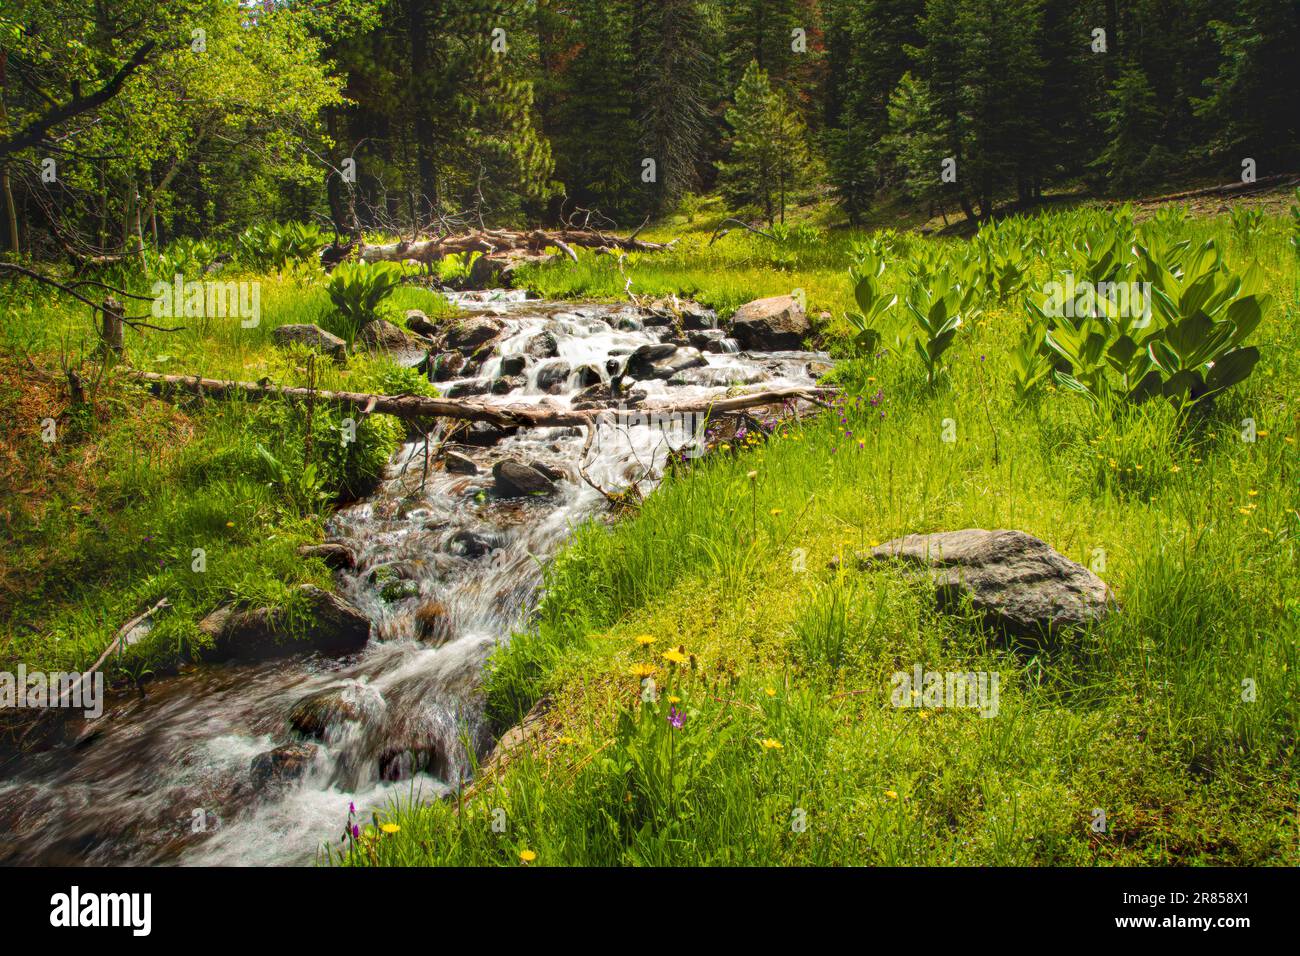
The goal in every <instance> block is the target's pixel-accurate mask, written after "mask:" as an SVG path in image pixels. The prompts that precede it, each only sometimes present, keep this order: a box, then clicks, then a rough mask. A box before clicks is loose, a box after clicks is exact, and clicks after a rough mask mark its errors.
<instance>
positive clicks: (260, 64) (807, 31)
mask: <svg viewBox="0 0 1300 956" xmlns="http://www.w3.org/2000/svg"><path fill="white" fill-rule="evenodd" d="M200 37H201V42H200ZM0 66H3V71H2V74H0V80H2V84H3V85H2V89H0V93H2V95H3V107H4V108H3V111H2V112H0V164H3V166H2V171H3V179H4V181H3V183H2V184H0V185H3V193H4V196H3V198H2V200H0V202H2V203H3V206H4V211H5V220H6V221H5V228H4V229H3V230H2V234H0V245H2V246H3V247H6V248H9V249H12V248H13V247H14V245H15V244H17V245H18V247H19V248H20V249H21V250H22V251H23V252H24V253H35V254H39V253H40V252H41V251H42V250H44V249H51V250H54V251H58V249H59V247H60V246H62V247H63V251H67V252H74V253H76V254H80V255H86V254H89V253H90V252H91V251H94V250H100V251H103V250H111V249H114V248H121V247H122V246H124V245H126V244H127V243H130V242H131V241H132V240H133V239H135V240H141V239H145V238H152V239H153V240H154V241H166V240H167V239H169V238H172V237H175V236H179V235H197V234H204V235H207V234H221V233H226V232H231V231H234V230H237V229H239V228H242V227H243V226H245V225H247V224H249V223H250V222H254V221H257V220H265V219H277V220H287V219H306V218H318V219H320V220H322V221H325V220H326V219H329V220H332V221H333V222H334V223H335V225H336V226H337V227H338V228H340V229H342V230H347V231H355V230H356V229H358V228H383V229H389V230H392V231H408V230H411V229H413V228H417V227H418V228H424V229H428V228H440V227H441V228H451V227H452V226H454V225H456V224H463V223H465V222H466V221H467V217H468V219H472V220H478V219H480V218H481V219H482V220H483V221H484V222H485V223H487V224H504V223H519V222H522V221H533V222H555V221H557V220H559V219H561V218H570V219H572V218H574V217H575V216H576V217H578V218H579V219H580V220H582V221H587V222H590V223H592V224H595V223H601V224H604V225H610V224H616V225H618V226H620V227H624V228H628V227H635V226H636V225H637V224H639V223H640V222H641V221H642V220H643V219H644V218H646V217H648V216H662V215H665V214H667V213H670V212H672V211H674V210H678V209H681V208H683V206H684V207H685V208H686V210H687V211H690V207H691V204H692V203H694V202H696V200H697V197H698V196H699V195H701V194H704V193H710V192H715V191H716V192H720V193H721V194H722V196H723V197H724V199H725V201H726V204H727V206H728V208H730V209H733V210H736V211H738V212H740V213H742V214H746V215H749V216H751V217H753V218H755V219H762V220H766V221H772V220H777V219H780V218H782V216H783V215H784V212H785V209H786V208H787V207H788V205H789V204H790V202H791V201H792V200H794V199H796V198H798V199H800V200H801V201H807V200H808V199H810V198H820V197H824V198H828V199H833V200H834V202H835V203H836V205H837V207H838V209H839V210H840V211H841V213H842V217H841V218H842V219H844V220H847V221H848V222H850V223H857V222H861V221H862V220H863V218H864V217H866V216H868V215H869V214H870V213H871V210H872V209H873V207H875V206H876V205H877V204H879V203H881V202H882V201H884V200H885V199H887V198H890V199H892V198H902V199H904V200H911V201H917V202H921V203H938V204H940V206H941V208H945V209H948V210H951V211H954V212H955V211H957V210H959V209H962V210H965V211H966V213H967V214H968V215H971V216H983V215H987V214H989V213H990V212H991V211H992V210H993V209H994V208H995V207H998V206H1000V205H1002V204H1006V203H1014V202H1021V203H1025V202H1032V201H1034V200H1036V199H1038V198H1041V197H1042V195H1043V194H1044V192H1045V191H1052V190H1062V189H1069V190H1079V189H1085V190H1087V191H1089V192H1092V193H1095V194H1108V195H1118V194H1131V193H1134V192H1140V191H1143V190H1151V189H1156V188H1160V187H1162V186H1167V185H1170V184H1176V183H1181V182H1187V181H1191V180H1195V179H1216V180H1223V181H1231V180H1234V179H1237V178H1239V177H1240V176H1241V175H1242V172H1243V164H1244V163H1245V164H1247V165H1249V166H1251V168H1252V169H1253V170H1254V173H1255V175H1257V176H1259V177H1264V176H1267V175H1270V174H1276V173H1279V172H1284V171H1290V170H1292V169H1294V168H1295V167H1296V166H1297V160H1298V157H1300V128H1298V126H1300V120H1298V117H1300V109H1297V104H1296V102H1295V100H1296V95H1297V92H1298V91H1300V82H1298V80H1300V4H1298V3H1296V2H1292V0H1131V2H1120V0H727V2H722V0H313V2H294V0H282V2H269V3H236V2H233V0H175V2H168V3H156V2H142V0H120V2H113V3H104V2H97V0H53V2H32V0H18V2H12V0H11V2H10V3H8V4H6V9H5V10H4V11H3V12H0ZM101 94H106V95H102V98H100V97H101ZM91 100H93V102H88V101H91ZM945 160H951V161H952V163H951V168H952V170H953V172H954V173H955V176H953V177H950V178H951V179H952V180H953V181H945V178H944V177H943V175H942V173H943V169H944V166H945ZM51 161H53V162H51ZM475 224H477V223H475Z"/></svg>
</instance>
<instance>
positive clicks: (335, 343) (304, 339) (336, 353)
mask: <svg viewBox="0 0 1300 956" xmlns="http://www.w3.org/2000/svg"><path fill="white" fill-rule="evenodd" d="M271 341H273V342H274V343H275V344H276V345H278V346H280V347H281V348H284V347H285V346H287V345H305V346H306V347H307V348H309V349H311V350H312V351H313V352H320V353H321V354H322V355H328V356H330V357H331V358H333V359H336V360H342V359H343V358H344V357H345V356H346V355H347V351H348V343H347V342H344V341H343V340H342V339H341V338H339V337H338V336H337V335H334V334H332V333H330V332H326V331H325V330H324V329H322V328H321V327H320V326H319V325H298V324H291V325H281V326H279V327H278V328H275V329H272V330H271Z"/></svg>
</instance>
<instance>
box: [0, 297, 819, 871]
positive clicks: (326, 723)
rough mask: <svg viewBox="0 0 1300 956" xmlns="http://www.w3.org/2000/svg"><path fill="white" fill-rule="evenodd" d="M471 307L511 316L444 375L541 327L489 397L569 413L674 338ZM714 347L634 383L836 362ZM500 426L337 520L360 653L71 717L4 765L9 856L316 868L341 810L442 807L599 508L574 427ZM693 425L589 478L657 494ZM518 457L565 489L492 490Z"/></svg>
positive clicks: (681, 388)
mask: <svg viewBox="0 0 1300 956" xmlns="http://www.w3.org/2000/svg"><path fill="white" fill-rule="evenodd" d="M458 300H459V302H460V304H461V305H462V306H463V307H464V308H465V309H467V310H469V311H470V312H472V313H478V314H480V315H486V316H496V317H499V318H500V320H501V321H503V322H504V323H506V325H507V328H506V331H505V338H503V339H502V340H501V343H500V346H499V348H498V350H497V351H498V354H497V355H496V356H495V357H493V358H491V359H489V360H488V361H487V362H486V363H485V364H484V366H483V367H482V368H481V369H480V370H479V374H478V376H476V378H475V379H473V380H462V381H461V382H459V383H457V382H448V383H443V384H444V387H454V386H456V385H457V384H459V385H460V386H461V387H462V388H464V389H468V390H469V391H470V392H475V391H479V390H481V389H482V386H483V385H484V384H486V382H487V381H489V380H492V379H494V378H495V376H496V374H497V373H498V372H499V371H500V370H501V367H502V363H503V362H506V363H511V362H513V363H515V364H516V365H517V364H518V361H519V358H518V357H520V356H522V355H523V354H524V353H525V351H526V350H528V349H529V348H530V346H533V345H535V342H536V336H537V335H538V334H539V333H542V332H548V333H550V336H552V337H553V347H552V348H551V349H550V350H549V351H551V352H553V353H556V354H555V355H552V356H551V357H548V358H543V359H540V360H538V359H529V361H528V364H527V367H526V369H525V370H524V372H523V376H524V379H525V381H524V382H523V384H522V385H521V386H520V387H517V388H516V389H515V390H514V391H513V392H511V393H509V394H505V395H500V396H496V395H490V394H489V395H487V396H484V400H485V401H493V402H501V403H520V402H528V403H547V404H551V405H554V406H556V407H559V408H567V407H568V406H569V403H570V401H571V400H572V398H573V396H574V395H575V394H576V393H577V392H578V391H579V389H580V385H581V384H583V376H584V375H585V376H586V382H587V383H588V384H589V383H591V382H592V381H594V376H595V375H597V374H599V376H600V378H601V380H602V381H603V382H604V383H605V384H606V385H608V384H609V373H610V371H611V370H610V369H609V368H608V367H607V364H606V363H607V362H608V361H609V360H610V359H611V357H612V358H613V359H614V360H615V363H616V365H617V364H618V363H622V362H625V361H626V358H625V357H626V356H627V355H628V354H630V353H631V352H632V351H633V350H635V349H636V348H638V347H639V346H643V345H646V344H654V343H659V342H660V341H661V340H662V339H663V338H666V337H667V336H668V335H670V334H673V333H671V332H670V330H669V329H668V328H665V327H663V326H652V325H649V324H646V325H643V321H644V320H646V316H645V315H644V314H642V313H639V312H638V311H637V310H635V309H632V308H630V307H628V306H621V305H596V306H580V307H579V306H572V305H565V304H561V303H539V302H535V301H522V296H521V295H520V294H518V293H508V292H507V293H495V294H484V293H470V294H465V295H462V296H460V297H458ZM651 321H653V320H651ZM706 339H710V340H713V341H712V344H710V345H709V346H708V347H709V348H710V349H712V351H710V352H707V353H704V355H703V358H704V360H705V361H706V362H707V364H703V365H700V366H699V367H697V368H693V369H690V370H689V371H685V372H682V373H681V374H680V375H679V376H676V377H675V378H674V380H673V382H672V384H669V382H667V381H663V380H651V381H645V382H640V383H638V384H637V386H636V388H637V389H638V390H643V391H645V392H646V393H647V395H648V397H649V399H650V400H651V401H655V400H666V399H672V400H685V399H689V398H693V397H697V396H705V395H718V394H722V393H723V392H725V391H726V390H727V388H728V387H730V386H733V385H736V384H751V383H756V382H763V383H765V384H767V385H770V386H773V387H779V386H782V385H808V384H811V379H810V378H809V375H808V372H807V370H806V368H805V366H806V365H807V363H808V362H809V361H810V360H812V359H822V358H824V356H819V355H814V354H812V353H755V354H748V353H738V352H737V351H736V350H735V343H734V342H732V341H731V340H729V339H725V340H724V339H723V338H722V336H721V333H720V332H713V331H703V330H699V331H697V335H696V340H697V343H698V344H703V343H704V341H705V340H706ZM556 358H558V360H562V361H564V362H565V363H567V364H568V365H569V366H570V367H571V368H572V369H574V370H578V369H580V368H581V367H582V366H584V365H586V366H590V369H588V370H586V371H585V372H583V371H573V372H571V373H570V374H569V375H568V376H567V378H562V379H561V380H560V381H559V382H555V383H548V382H547V381H546V380H545V379H543V381H542V382H541V384H550V391H549V392H548V391H544V390H543V389H542V388H541V387H539V378H538V376H539V374H542V372H541V370H542V369H543V368H544V367H545V366H546V365H547V363H548V362H553V361H555V360H556ZM615 371H617V369H615ZM489 432H490V430H487V431H485V430H483V429H477V430H476V431H475V432H472V433H471V434H470V435H468V436H464V435H462V436H458V437H457V438H456V440H457V441H458V442H459V443H458V444H457V445H456V449H457V450H458V451H459V452H460V453H462V454H464V455H465V456H466V457H468V458H470V459H472V460H473V461H474V462H475V463H476V465H477V467H478V473H477V474H468V473H464V472H453V471H448V470H445V469H444V468H442V467H440V466H438V464H437V462H436V455H435V456H434V461H433V463H429V461H428V456H426V451H425V444H424V442H423V441H416V442H413V443H411V444H408V445H406V446H404V447H403V448H402V449H401V450H400V451H399V452H398V453H397V454H396V455H395V456H394V459H393V461H392V462H391V463H390V466H389V472H388V475H387V478H386V480H385V482H384V484H383V485H382V486H381V488H380V489H379V490H378V491H377V492H376V493H375V494H374V495H373V496H372V497H371V498H370V499H368V500H366V501H364V502H361V503H359V504H356V505H353V506H350V507H348V508H346V509H343V510H342V511H340V512H339V513H338V514H336V515H335V516H334V517H333V518H332V519H331V522H330V526H329V528H328V531H329V534H330V536H331V538H332V539H335V540H339V541H342V542H344V543H346V544H347V545H348V546H349V547H350V548H351V549H352V550H353V553H354V554H355V556H356V569H355V570H352V571H344V572H339V574H338V577H337V580H338V592H339V593H340V595H341V596H342V597H344V598H345V599H347V600H348V601H350V602H352V603H353V604H355V605H356V606H357V607H358V608H359V609H361V611H362V612H364V613H365V614H366V615H367V616H368V617H369V618H370V619H371V621H372V624H373V627H372V633H371V639H370V641H369V643H368V644H367V645H366V647H365V648H364V649H363V650H362V651H361V652H360V653H358V654H354V655H352V656H350V657H346V658H341V659H338V658H327V657H322V656H319V655H314V654H313V655H299V656H297V657H294V658H289V659H285V660H277V661H271V662H258V663H244V664H239V663H235V664H224V665H204V666H199V667H195V668H193V669H191V670H189V671H187V672H185V673H183V674H181V675H179V676H175V677H168V678H164V679H160V680H157V681H154V682H152V683H150V684H148V685H147V686H146V688H145V691H144V693H143V694H140V693H137V692H134V691H132V692H130V693H121V694H118V695H115V696H114V695H111V696H110V698H109V700H108V702H107V704H106V707H105V710H104V714H103V716H102V717H101V718H99V719H97V720H93V721H83V720H80V719H76V720H70V721H69V722H68V726H67V727H66V728H65V730H66V733H65V739H64V740H62V741H61V742H60V743H59V744H57V745H56V746H53V747H52V748H49V749H46V750H44V751H43V752H40V753H35V754H28V755H25V756H23V757H22V758H20V759H19V760H18V761H16V762H14V763H11V764H10V765H9V766H7V767H6V768H4V770H3V774H4V776H5V779H3V780H0V863H43V864H90V865H99V864H123V863H134V864H140V863H159V862H164V863H165V862H171V863H186V864H213V863H217V864H269V863H309V862H312V861H313V860H315V859H317V856H318V853H319V852H320V848H321V847H322V845H325V844H333V845H337V841H338V838H339V835H340V834H341V832H342V829H343V825H344V822H345V820H346V818H347V812H348V805H349V803H355V804H356V807H357V809H358V811H359V813H360V815H361V816H362V818H363V819H365V818H368V816H369V811H370V810H371V809H382V808H383V807H385V806H388V805H390V804H391V803H392V802H393V801H394V800H403V801H405V800H409V799H414V800H418V801H429V800H434V799H437V798H439V797H441V796H443V795H445V794H446V793H448V792H449V791H450V790H452V789H453V788H454V787H456V786H457V784H458V783H459V782H463V781H464V780H465V779H466V778H467V777H468V774H469V768H470V759H469V758H470V754H469V752H470V751H471V750H472V751H473V752H474V753H475V754H476V755H477V756H478V757H480V758H481V757H482V756H483V755H484V754H485V753H486V752H488V751H489V750H490V749H491V745H492V736H491V734H490V733H489V730H488V728H487V727H486V725H485V722H484V719H483V714H482V705H481V700H480V695H479V694H478V693H477V689H478V685H479V680H480V677H481V674H482V671H483V667H484V663H485V661H486V659H487V657H488V655H489V654H490V653H491V652H492V650H493V649H494V648H495V647H496V646H497V645H498V644H499V643H500V642H502V641H505V640H508V639H509V636H510V634H511V632H512V631H514V630H517V629H519V628H520V627H521V626H523V625H524V624H525V623H526V621H527V618H528V615H529V613H530V612H531V611H532V610H533V608H534V607H535V604H536V601H537V599H538V597H539V594H538V589H539V585H540V583H541V564H542V562H543V561H544V560H545V559H546V558H547V557H549V556H550V555H552V554H553V553H554V552H555V551H556V549H557V548H558V547H559V545H560V544H561V543H562V541H563V540H564V538H565V537H566V536H567V535H568V534H569V533H570V531H571V530H572V529H573V528H574V527H575V526H577V525H578V524H580V523H581V522H582V521H584V520H586V519H588V518H589V517H591V516H592V515H594V514H597V513H599V512H600V511H601V510H602V509H603V507H604V499H603V497H602V496H601V494H600V493H599V492H598V491H597V490H595V489H594V488H592V487H590V486H589V485H588V484H587V483H586V482H584V481H582V480H581V479H580V477H579V476H578V473H577V464H578V462H579V460H580V459H581V458H582V452H583V441H584V436H583V434H582V433H581V432H580V431H579V430H577V429H566V428H539V429H520V430H519V431H518V432H516V433H515V434H512V435H506V436H505V437H498V436H492V435H491V434H489ZM441 437H444V436H439V435H435V436H434V441H433V442H432V446H433V448H434V449H435V451H436V449H437V448H438V445H439V439H440V438H441ZM694 437H697V436H693V435H692V434H691V431H690V428H689V427H688V426H682V425H677V424H674V425H672V426H670V427H664V426H663V425H662V424H659V425H657V426H653V427H652V426H651V425H648V424H636V423H633V424H628V425H627V426H626V427H620V428H602V429H600V431H599V440H598V441H596V442H595V443H594V445H593V447H592V448H591V449H590V450H589V451H588V453H587V458H586V462H587V464H586V469H585V470H586V472H587V475H588V477H589V478H590V479H591V481H592V482H594V483H595V484H597V485H599V486H601V487H602V488H604V489H606V490H609V491H613V490H617V489H621V488H625V487H626V486H627V485H628V484H629V483H631V482H634V481H635V482H638V483H639V487H640V489H641V490H642V491H643V492H644V491H648V490H650V488H651V487H652V486H653V483H654V482H655V480H656V478H657V476H658V475H659V474H660V472H661V470H662V468H663V466H664V463H665V461H666V458H667V455H668V454H669V453H670V449H680V448H683V447H690V445H691V443H692V440H693V438H694ZM494 439H495V440H494ZM506 458H513V459H516V460H519V461H522V462H527V463H530V464H536V465H540V466H542V467H543V468H545V469H550V470H551V473H552V474H554V475H556V476H557V478H558V480H557V481H556V489H557V491H556V493H554V494H551V495H546V496H527V497H523V498H505V497H499V496H498V495H497V494H496V493H495V492H494V484H493V479H492V475H491V467H492V464H493V463H495V462H497V461H500V460H502V459H506ZM304 702H306V703H305V704H304ZM291 715H295V716H296V719H293V720H291ZM303 715H305V716H303ZM293 744H297V745H298V746H297V748H296V749H292V750H291V752H290V758H291V759H290V760H289V761H288V762H287V763H284V764H277V766H278V767H280V768H281V771H282V772H281V773H279V774H269V775H268V774H265V773H263V774H261V775H260V776H259V773H258V772H257V771H256V770H255V766H256V764H257V763H258V761H259V757H260V755H263V754H266V753H267V752H268V751H271V750H273V749H274V748H283V747H285V746H286V745H293ZM260 760H261V766H262V767H263V769H265V767H266V766H267V763H266V761H267V758H265V757H260ZM285 768H288V770H286V769H285ZM292 770H296V771H297V772H296V773H293V772H289V771H292Z"/></svg>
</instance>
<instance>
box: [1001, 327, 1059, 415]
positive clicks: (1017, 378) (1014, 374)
mask: <svg viewBox="0 0 1300 956" xmlns="http://www.w3.org/2000/svg"><path fill="white" fill-rule="evenodd" d="M1046 331H1047V327H1046V323H1045V322H1044V321H1043V320H1042V319H1038V318H1031V319H1030V321H1029V322H1028V323H1026V325H1025V330H1024V332H1023V333H1022V334H1021V336H1020V338H1019V339H1018V340H1017V342H1016V347H1015V348H1014V349H1012V350H1011V353H1010V355H1009V356H1008V365H1009V367H1010V369H1011V384H1012V386H1013V387H1014V388H1015V392H1016V401H1018V402H1026V401H1028V400H1029V399H1030V397H1031V396H1032V395H1033V394H1034V392H1035V391H1037V389H1038V388H1039V386H1041V385H1042V384H1043V383H1045V382H1046V381H1047V380H1048V378H1049V377H1050V376H1051V374H1052V363H1051V361H1050V357H1049V356H1050V352H1049V350H1048V349H1047V348H1046V347H1045V346H1044V343H1043V336H1044V334H1045V333H1046Z"/></svg>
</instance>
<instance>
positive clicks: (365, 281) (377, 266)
mask: <svg viewBox="0 0 1300 956" xmlns="http://www.w3.org/2000/svg"><path fill="white" fill-rule="evenodd" d="M401 284H402V269H401V267H400V266H398V265H396V264H395V263H392V262H375V263H365V262H357V263H345V264H344V265H341V266H339V267H338V268H337V269H335V270H334V274H333V275H331V276H330V281H329V284H328V285H327V286H326V291H328V292H329V297H330V302H332V303H333V304H334V311H333V312H332V313H331V314H330V317H329V318H328V319H327V320H326V324H327V328H328V331H330V332H333V333H334V334H335V335H337V336H339V337H340V338H342V339H344V340H345V341H346V342H347V343H348V344H349V345H350V344H352V342H353V340H354V339H355V338H356V337H357V333H358V332H360V331H361V327H362V326H364V325H365V324H366V323H367V322H370V321H372V320H373V319H376V318H378V317H379V307H380V305H381V304H382V303H383V302H384V300H385V299H387V298H388V297H389V296H390V295H392V294H393V292H394V291H395V290H396V289H397V287H398V286H399V285H401Z"/></svg>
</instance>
